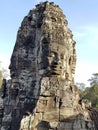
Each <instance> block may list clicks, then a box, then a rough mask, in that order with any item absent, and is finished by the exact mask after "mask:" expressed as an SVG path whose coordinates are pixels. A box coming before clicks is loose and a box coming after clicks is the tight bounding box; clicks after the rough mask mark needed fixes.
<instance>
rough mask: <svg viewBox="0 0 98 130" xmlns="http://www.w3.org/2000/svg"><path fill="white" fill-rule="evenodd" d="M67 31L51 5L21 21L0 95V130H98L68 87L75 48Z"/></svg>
mask: <svg viewBox="0 0 98 130" xmlns="http://www.w3.org/2000/svg"><path fill="white" fill-rule="evenodd" d="M67 25H68V21H67V20H66V16H65V15H64V14H63V12H62V10H61V9H60V8H59V6H58V5H55V4H54V3H53V2H43V3H40V4H38V5H36V7H35V9H33V10H30V12H29V14H28V15H27V16H26V17H25V18H24V20H23V21H22V23H21V27H20V28H19V30H18V33H17V40H16V43H15V46H14V50H13V53H12V57H11V62H10V66H9V69H10V75H11V80H8V81H7V80H5V79H4V80H3V84H2V89H1V91H0V93H1V98H0V100H1V102H0V129H1V130H98V124H97V121H96V120H97V119H98V114H97V110H94V109H92V108H91V106H90V104H89V105H88V106H86V105H85V103H83V102H82V101H81V99H80V97H79V93H78V89H77V87H76V85H75V83H74V74H75V67H76V50H75V44H76V42H75V41H74V40H73V34H72V31H71V30H70V29H69V28H68V26H67ZM94 113H95V115H94Z"/></svg>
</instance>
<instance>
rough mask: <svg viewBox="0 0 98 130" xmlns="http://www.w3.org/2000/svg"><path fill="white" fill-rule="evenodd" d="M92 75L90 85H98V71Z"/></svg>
mask: <svg viewBox="0 0 98 130" xmlns="http://www.w3.org/2000/svg"><path fill="white" fill-rule="evenodd" d="M92 75H93V76H92V77H91V78H90V79H89V80H88V81H90V85H91V86H94V85H98V73H94V74H92Z"/></svg>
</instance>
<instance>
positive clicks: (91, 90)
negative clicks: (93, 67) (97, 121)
mask: <svg viewBox="0 0 98 130" xmlns="http://www.w3.org/2000/svg"><path fill="white" fill-rule="evenodd" d="M89 81H90V85H91V86H90V87H85V89H84V90H83V89H79V92H80V96H81V98H82V99H83V100H86V99H87V100H89V101H91V103H92V107H94V108H98V73H95V74H93V76H92V77H91V79H89Z"/></svg>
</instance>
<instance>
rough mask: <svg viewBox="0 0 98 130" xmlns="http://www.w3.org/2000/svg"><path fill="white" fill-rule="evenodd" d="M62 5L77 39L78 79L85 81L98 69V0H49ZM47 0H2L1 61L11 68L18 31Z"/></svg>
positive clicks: (76, 78) (0, 26)
mask: <svg viewBox="0 0 98 130" xmlns="http://www.w3.org/2000/svg"><path fill="white" fill-rule="evenodd" d="M49 1H52V2H54V3H55V4H57V5H59V7H60V8H61V9H62V11H63V13H64V14H65V16H66V18H67V20H68V27H69V28H70V29H71V30H72V33H73V35H74V36H73V39H74V40H75V41H76V53H77V65H76V74H75V82H79V83H85V84H86V85H88V82H87V80H88V79H90V78H91V76H92V74H93V73H98V60H97V57H98V0H49ZM39 2H44V0H42V1H40V0H9V1H8V0H1V1H0V61H2V64H1V66H2V67H3V68H6V69H7V68H8V66H9V64H10V57H11V54H12V51H13V48H14V45H15V42H16V38H17V31H18V29H19V27H20V26H21V22H22V20H23V18H24V17H25V16H26V15H27V14H28V12H29V10H31V9H33V8H35V5H36V4H38V3H39Z"/></svg>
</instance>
